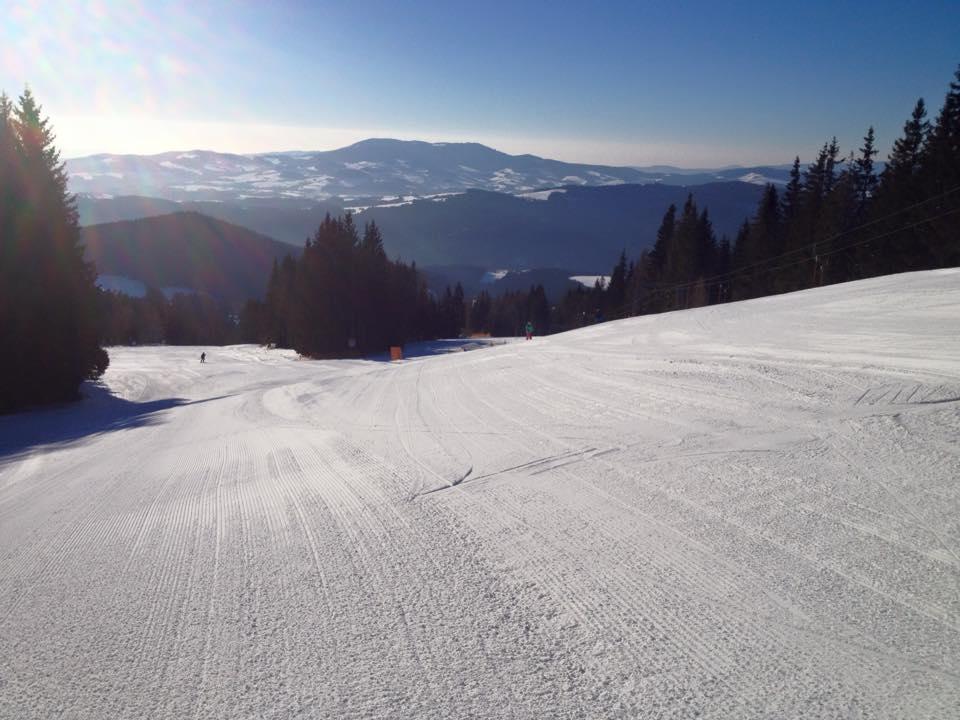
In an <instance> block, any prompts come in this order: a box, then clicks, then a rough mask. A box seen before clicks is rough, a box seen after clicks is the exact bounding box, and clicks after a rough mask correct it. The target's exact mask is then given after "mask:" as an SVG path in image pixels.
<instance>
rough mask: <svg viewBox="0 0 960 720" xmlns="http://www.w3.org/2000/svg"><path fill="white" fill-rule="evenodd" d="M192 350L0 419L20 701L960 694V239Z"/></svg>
mask: <svg viewBox="0 0 960 720" xmlns="http://www.w3.org/2000/svg"><path fill="white" fill-rule="evenodd" d="M206 350H207V357H208V362H207V364H205V365H200V364H199V363H198V360H197V358H198V356H199V352H200V349H199V348H147V347H144V348H115V349H113V350H111V365H110V368H109V370H108V372H107V374H106V376H105V378H104V381H103V383H104V385H105V387H106V388H107V389H108V390H109V391H110V393H112V396H105V394H102V395H98V396H97V397H96V398H95V399H90V400H87V401H86V402H84V403H81V404H78V405H73V406H68V407H63V408H58V409H54V410H45V411H37V412H34V413H30V414H29V415H24V416H13V417H6V418H0V717H10V718H13V717H17V718H48V717H71V718H73V717H85V718H86V717H104V718H114V717H125V718H127V717H129V718H133V717H157V718H247V717H250V718H253V717H258V718H259V717H278V718H286V717H292V716H303V717H338V718H380V717H416V718H454V717H462V718H479V717H489V718H532V717H559V718H562V717H569V718H582V717H591V718H618V717H622V718H634V717H663V718H689V717H696V716H704V717H718V718H754V717H755V718H761V717H763V718H766V717H831V718H832V717H864V718H873V717H877V718H902V717H911V718H946V717H956V712H957V708H958V707H960V486H958V484H957V482H958V477H960V450H958V448H960V270H955V271H935V272H929V273H913V274H906V275H900V276H893V277H887V278H878V279H874V280H870V281H863V282H859V283H851V284H847V285H841V286H833V287H830V288H822V289H818V290H811V291H805V292H801V293H795V294H792V295H786V296H780V297H773V298H765V299H761V300H756V301H751V302H746V303H735V304H730V305H725V306H718V307H711V308H703V309H699V310H693V311H686V312H678V313H669V314H665V315H660V316H653V317H645V318H636V319H631V320H626V321H619V322H612V323H607V324H604V325H598V326H594V327H591V328H586V329H584V330H581V331H577V332H574V333H567V334H564V335H558V336H553V337H549V338H536V339H535V340H534V341H532V342H516V343H512V344H507V345H503V346H497V347H492V348H488V349H482V350H476V351H472V352H463V353H450V354H446V355H439V356H435V357H423V358H416V359H412V360H407V361H404V362H400V363H385V362H373V361H317V362H307V361H298V360H296V359H295V357H294V355H293V354H292V353H289V352H286V351H267V350H264V349H260V348H253V347H248V346H242V347H228V348H214V349H210V348H207V349H206ZM166 401H169V402H166ZM174 401H175V402H174ZM111 402H113V403H114V404H110V403H111ZM110 413H113V414H110ZM50 428H54V429H56V428H59V429H61V430H62V429H63V428H73V429H74V432H70V433H62V432H54V431H53V430H50Z"/></svg>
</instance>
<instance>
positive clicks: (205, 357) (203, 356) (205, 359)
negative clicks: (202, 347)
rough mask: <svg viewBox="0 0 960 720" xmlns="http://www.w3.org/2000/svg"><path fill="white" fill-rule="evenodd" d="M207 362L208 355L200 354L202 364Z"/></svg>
mask: <svg viewBox="0 0 960 720" xmlns="http://www.w3.org/2000/svg"><path fill="white" fill-rule="evenodd" d="M206 361H207V354H206V353H205V352H202V353H200V362H201V363H205V362H206Z"/></svg>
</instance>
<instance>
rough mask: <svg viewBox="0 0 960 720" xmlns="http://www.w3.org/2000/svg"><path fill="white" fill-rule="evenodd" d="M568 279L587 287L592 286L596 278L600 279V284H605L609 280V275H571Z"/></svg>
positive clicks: (595, 282)
mask: <svg viewBox="0 0 960 720" xmlns="http://www.w3.org/2000/svg"><path fill="white" fill-rule="evenodd" d="M570 279H571V280H573V281H574V282H577V283H580V284H581V285H583V286H584V287H588V288H592V287H593V286H594V285H596V284H597V281H598V280H599V281H600V284H601V285H606V284H607V283H608V282H610V276H609V275H571V276H570Z"/></svg>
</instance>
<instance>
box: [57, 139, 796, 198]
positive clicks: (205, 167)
mask: <svg viewBox="0 0 960 720" xmlns="http://www.w3.org/2000/svg"><path fill="white" fill-rule="evenodd" d="M67 171H68V173H69V175H70V190H71V192H74V193H78V194H86V195H94V196H104V195H113V196H116V195H139V196H146V197H155V198H164V199H168V200H177V201H185V200H187V201H202V200H219V201H230V200H248V199H251V198H277V197H281V198H296V199H302V200H330V199H334V198H337V199H342V200H343V201H345V202H346V203H348V204H349V203H354V202H356V203H358V204H366V205H371V204H388V203H393V202H404V201H406V200H408V199H412V198H414V197H418V198H422V197H425V196H430V195H434V194H438V193H447V192H460V191H464V190H489V191H492V192H503V193H525V192H530V191H535V190H542V189H549V188H554V187H562V186H570V185H619V184H623V183H632V184H650V183H663V184H672V185H688V186H689V185H702V184H704V183H714V182H718V181H719V182H722V181H734V180H737V181H740V182H750V183H756V184H760V185H762V184H765V183H766V182H775V183H781V182H785V181H786V179H787V177H788V173H789V166H788V165H783V166H768V167H752V168H739V167H738V168H722V169H716V170H711V169H704V170H682V169H678V168H670V167H664V166H659V167H656V168H636V167H626V166H624V167H615V166H609V165H587V164H581V163H568V162H561V161H559V160H548V159H545V158H541V157H537V156H535V155H508V154H507V153H503V152H499V151H497V150H494V149H492V148H489V147H487V146H485V145H480V144H478V143H427V142H419V141H404V140H390V139H371V140H364V141H361V142H358V143H355V144H353V145H350V146H348V147H345V148H340V149H338V150H329V151H324V152H278V153H261V154H254V155H234V154H229V153H218V152H211V151H207V150H192V151H189V152H168V153H161V154H159V155H91V156H88V157H82V158H74V159H70V160H67ZM361 201H362V202H361Z"/></svg>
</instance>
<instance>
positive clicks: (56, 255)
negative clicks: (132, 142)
mask: <svg viewBox="0 0 960 720" xmlns="http://www.w3.org/2000/svg"><path fill="white" fill-rule="evenodd" d="M0 164H2V170H3V174H2V175H0V233H2V236H0V246H2V249H0V259H2V264H0V285H2V286H3V287H4V289H3V297H2V298H0V299H2V304H3V305H4V307H5V308H6V309H5V310H4V311H3V313H4V315H3V317H0V347H3V348H4V349H5V350H4V352H3V354H2V360H0V363H2V366H0V377H2V378H3V384H2V385H0V412H7V411H10V410H14V409H17V408H20V407H24V406H26V405H28V404H35V403H45V402H57V401H62V400H67V399H71V398H75V397H77V394H78V388H79V386H80V383H81V382H82V381H83V380H84V379H87V378H96V377H99V375H101V374H102V373H103V371H104V370H105V369H106V366H107V363H108V362H109V360H108V358H107V354H106V352H105V351H104V350H103V349H102V348H101V347H100V345H99V332H100V329H101V328H100V325H99V323H98V320H97V315H96V313H97V304H98V302H97V298H98V296H97V289H96V285H95V283H94V280H95V278H96V274H95V272H94V269H93V267H92V266H91V265H90V264H88V263H87V262H85V261H84V259H83V247H82V246H81V244H80V228H79V225H78V222H77V211H76V207H75V205H74V200H73V197H72V196H71V195H70V194H69V193H68V192H67V174H66V170H65V168H64V164H63V163H62V162H61V161H60V155H59V152H58V151H57V149H56V147H55V146H54V134H53V130H52V128H51V127H50V125H49V122H48V121H47V119H46V118H44V117H43V114H42V109H41V107H40V105H39V104H38V103H37V102H36V100H35V99H34V97H33V94H32V93H31V92H30V90H29V89H28V90H25V91H24V92H23V94H22V95H21V96H20V98H19V99H18V102H17V105H16V106H15V107H13V106H12V105H11V103H10V102H9V100H8V99H6V96H4V99H3V100H2V101H0Z"/></svg>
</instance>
